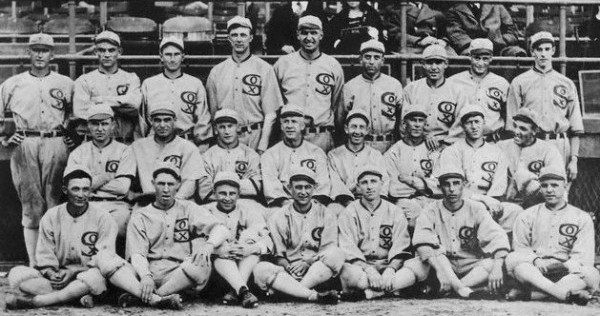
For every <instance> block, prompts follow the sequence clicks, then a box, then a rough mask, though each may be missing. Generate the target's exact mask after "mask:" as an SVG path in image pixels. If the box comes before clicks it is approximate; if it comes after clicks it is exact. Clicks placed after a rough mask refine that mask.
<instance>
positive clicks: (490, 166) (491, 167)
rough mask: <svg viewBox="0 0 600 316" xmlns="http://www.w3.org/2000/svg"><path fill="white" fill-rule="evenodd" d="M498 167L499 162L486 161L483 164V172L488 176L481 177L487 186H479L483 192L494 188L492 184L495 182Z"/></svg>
mask: <svg viewBox="0 0 600 316" xmlns="http://www.w3.org/2000/svg"><path fill="white" fill-rule="evenodd" d="M497 166H498V162H497V161H486V162H484V163H482V164H481V170H483V171H485V172H486V173H487V176H483V177H481V179H482V180H483V181H485V182H486V183H487V184H486V185H485V186H483V185H480V186H478V187H479V188H480V189H482V190H487V189H489V188H490V187H491V186H492V182H493V181H494V174H495V173H496V167H497Z"/></svg>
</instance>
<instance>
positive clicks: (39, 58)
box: [28, 45, 54, 69]
mask: <svg viewBox="0 0 600 316" xmlns="http://www.w3.org/2000/svg"><path fill="white" fill-rule="evenodd" d="M28 52H29V58H30V60H31V66H32V67H33V68H36V69H46V68H48V67H50V61H51V60H52V58H53V57H54V51H53V50H52V49H51V48H50V47H48V46H44V45H35V46H31V47H30V48H29V50H28Z"/></svg>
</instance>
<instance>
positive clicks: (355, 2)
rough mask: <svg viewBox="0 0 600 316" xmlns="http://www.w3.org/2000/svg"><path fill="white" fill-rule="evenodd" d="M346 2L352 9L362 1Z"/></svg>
mask: <svg viewBox="0 0 600 316" xmlns="http://www.w3.org/2000/svg"><path fill="white" fill-rule="evenodd" d="M346 3H347V4H348V7H349V8H350V9H356V8H358V6H359V5H360V1H347V2H346Z"/></svg>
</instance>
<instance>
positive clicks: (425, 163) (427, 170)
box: [419, 159, 433, 177]
mask: <svg viewBox="0 0 600 316" xmlns="http://www.w3.org/2000/svg"><path fill="white" fill-rule="evenodd" d="M419 165H421V170H423V173H424V174H425V177H429V176H430V175H431V171H433V163H432V162H431V159H421V161H420V162H419Z"/></svg>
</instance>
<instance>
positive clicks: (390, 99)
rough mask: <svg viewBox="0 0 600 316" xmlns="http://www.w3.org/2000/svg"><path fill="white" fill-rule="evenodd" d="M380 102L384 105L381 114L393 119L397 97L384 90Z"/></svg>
mask: <svg viewBox="0 0 600 316" xmlns="http://www.w3.org/2000/svg"><path fill="white" fill-rule="evenodd" d="M381 103H383V104H385V105H386V108H385V109H381V114H382V115H383V116H385V117H387V118H389V119H391V120H394V119H395V115H396V108H397V107H398V98H396V94H395V93H393V92H386V93H384V94H382V95H381Z"/></svg>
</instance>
